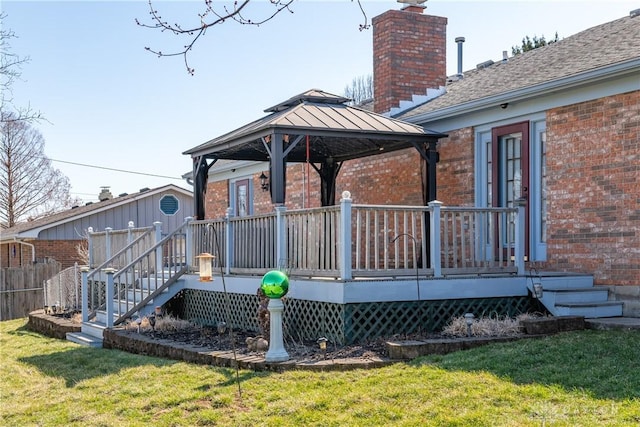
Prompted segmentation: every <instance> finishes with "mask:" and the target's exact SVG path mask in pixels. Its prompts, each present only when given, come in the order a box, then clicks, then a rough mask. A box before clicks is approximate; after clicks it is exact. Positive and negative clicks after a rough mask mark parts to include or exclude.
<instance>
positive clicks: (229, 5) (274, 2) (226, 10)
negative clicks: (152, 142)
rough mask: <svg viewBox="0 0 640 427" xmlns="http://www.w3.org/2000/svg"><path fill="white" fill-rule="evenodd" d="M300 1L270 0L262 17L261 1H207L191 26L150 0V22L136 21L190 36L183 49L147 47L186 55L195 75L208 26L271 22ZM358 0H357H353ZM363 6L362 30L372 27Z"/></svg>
mask: <svg viewBox="0 0 640 427" xmlns="http://www.w3.org/2000/svg"><path fill="white" fill-rule="evenodd" d="M294 1H296V0H268V3H269V4H271V6H273V9H271V10H270V12H268V13H266V14H265V15H262V16H257V15H256V12H255V10H250V4H251V3H257V1H256V0H235V1H227V2H226V4H225V2H221V1H216V0H203V6H202V9H201V11H200V12H199V13H197V17H198V22H197V24H196V25H191V26H187V25H186V24H184V23H182V24H181V23H177V22H175V23H173V24H171V23H169V22H170V21H169V20H167V19H165V18H163V17H162V16H161V15H160V12H159V11H158V10H157V9H156V8H155V7H154V5H153V0H148V2H149V21H147V22H144V21H140V20H138V19H136V24H138V25H139V26H141V27H145V28H151V29H156V30H160V31H166V32H169V33H172V34H174V35H176V36H182V37H184V38H186V40H187V44H185V45H184V46H183V47H182V48H181V49H178V50H176V51H172V52H163V51H161V50H159V49H153V48H151V47H145V49H146V50H147V51H149V52H151V53H155V54H156V55H158V56H159V57H162V56H182V58H183V59H184V65H185V67H186V68H187V72H188V73H189V74H191V75H193V73H194V72H195V69H193V68H191V67H190V66H189V61H188V54H189V52H190V51H191V50H192V49H193V46H194V45H195V44H196V42H197V41H198V40H199V39H200V37H202V36H204V35H205V34H206V32H207V30H208V29H210V28H211V27H214V26H216V25H221V24H223V23H225V22H227V21H233V22H236V23H238V24H242V25H255V26H259V25H262V24H264V23H265V22H267V21H270V20H272V19H273V18H275V17H276V16H277V15H279V14H280V13H281V12H284V11H287V12H290V13H293V10H292V9H291V5H292V4H293V2H294ZM351 1H354V0H351ZM355 1H356V2H357V3H358V6H359V7H360V11H361V12H362V16H363V17H364V22H363V23H362V24H360V30H364V29H367V28H369V26H370V24H369V19H368V18H367V15H366V13H365V11H364V9H363V7H362V4H361V3H360V1H361V0H355Z"/></svg>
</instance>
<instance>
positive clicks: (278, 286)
mask: <svg viewBox="0 0 640 427" xmlns="http://www.w3.org/2000/svg"><path fill="white" fill-rule="evenodd" d="M260 289H262V292H264V294H265V295H266V296H267V297H269V298H282V297H283V296H285V295H286V294H287V291H289V278H288V277H287V275H286V274H284V273H283V272H282V271H278V270H271V271H268V272H267V273H266V274H265V275H264V276H262V282H261V283H260Z"/></svg>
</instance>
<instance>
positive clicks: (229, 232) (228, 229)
mask: <svg viewBox="0 0 640 427" xmlns="http://www.w3.org/2000/svg"><path fill="white" fill-rule="evenodd" d="M232 216H233V209H232V208H231V207H228V208H227V213H226V215H225V216H224V229H225V230H224V231H225V232H224V253H225V263H224V273H225V274H231V266H232V265H233V224H232V223H231V221H230V220H231V217H232ZM218 262H220V260H218Z"/></svg>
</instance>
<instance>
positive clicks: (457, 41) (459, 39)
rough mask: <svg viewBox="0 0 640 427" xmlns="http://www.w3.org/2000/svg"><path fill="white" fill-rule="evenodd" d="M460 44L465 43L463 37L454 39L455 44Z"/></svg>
mask: <svg viewBox="0 0 640 427" xmlns="http://www.w3.org/2000/svg"><path fill="white" fill-rule="evenodd" d="M461 42H462V43H464V42H465V39H464V37H456V43H461Z"/></svg>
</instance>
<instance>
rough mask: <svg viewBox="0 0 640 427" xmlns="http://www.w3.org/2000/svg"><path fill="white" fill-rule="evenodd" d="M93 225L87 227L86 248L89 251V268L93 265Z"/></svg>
mask: <svg viewBox="0 0 640 427" xmlns="http://www.w3.org/2000/svg"><path fill="white" fill-rule="evenodd" d="M92 235H93V227H89V228H87V250H88V251H89V268H91V267H93V266H94V265H95V264H94V258H95V256H94V255H93V236H92Z"/></svg>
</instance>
